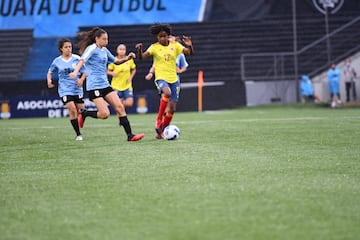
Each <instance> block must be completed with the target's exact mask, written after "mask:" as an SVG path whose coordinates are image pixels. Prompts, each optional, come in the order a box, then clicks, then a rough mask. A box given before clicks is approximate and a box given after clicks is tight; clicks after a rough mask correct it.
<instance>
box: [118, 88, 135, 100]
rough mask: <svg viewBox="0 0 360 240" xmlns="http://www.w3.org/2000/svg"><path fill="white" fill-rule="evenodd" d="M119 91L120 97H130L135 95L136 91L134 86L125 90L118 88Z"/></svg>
mask: <svg viewBox="0 0 360 240" xmlns="http://www.w3.org/2000/svg"><path fill="white" fill-rule="evenodd" d="M117 92H118V96H119V98H121V99H128V98H133V97H134V92H133V89H132V88H128V89H126V90H124V91H119V90H117Z"/></svg>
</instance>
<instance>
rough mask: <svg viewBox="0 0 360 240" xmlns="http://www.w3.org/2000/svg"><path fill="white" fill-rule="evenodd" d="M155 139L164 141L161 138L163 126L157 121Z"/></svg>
mask: <svg viewBox="0 0 360 240" xmlns="http://www.w3.org/2000/svg"><path fill="white" fill-rule="evenodd" d="M155 132H156V134H155V138H156V139H162V136H161V133H162V124H161V122H160V123H159V122H158V121H156V124H155Z"/></svg>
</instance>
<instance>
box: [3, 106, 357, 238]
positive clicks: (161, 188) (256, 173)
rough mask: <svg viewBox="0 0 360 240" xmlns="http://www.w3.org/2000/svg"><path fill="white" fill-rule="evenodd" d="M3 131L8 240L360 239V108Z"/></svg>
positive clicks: (17, 126) (30, 125)
mask: <svg viewBox="0 0 360 240" xmlns="http://www.w3.org/2000/svg"><path fill="white" fill-rule="evenodd" d="M129 119H130V122H131V124H132V128H133V130H134V132H136V133H140V132H144V133H145V138H144V139H143V140H142V141H140V142H127V141H126V136H125V133H124V130H123V129H120V128H119V127H118V125H117V119H116V117H115V116H111V117H110V118H109V119H107V120H96V119H91V118H88V119H86V122H85V126H84V128H83V129H82V134H83V136H84V141H75V140H74V138H75V134H74V131H73V129H72V128H71V125H70V122H69V120H68V118H61V119H38V118H37V119H11V120H1V121H0V143H1V144H0V145H1V151H0V239H4V240H5V239H21V240H23V239H34V240H49V239H51V240H54V239H67V240H80V239H86V240H92V239H93V240H99V239H102V240H107V239H126V240H145V239H146V240H208V239H211V240H220V239H223V240H239V239H250V240H252V239H254V240H262V239H263V240H269V239H277V240H279V239H284V240H285V239H286V240H289V239H291V240H295V239H299V240H309V239H314V240H315V239H316V240H319V239H324V240H332V239H334V240H335V239H336V240H338V239H346V240H349V239H350V240H352V239H354V240H355V239H359V236H360V228H359V226H360V147H359V145H360V132H359V126H360V109H359V108H346V109H345V108H344V109H329V108H325V107H318V106H314V105H311V104H309V105H292V106H278V105H276V106H263V107H252V108H239V109H235V110H226V111H213V112H202V113H197V112H191V113H176V114H175V116H174V120H173V124H175V125H177V126H178V127H179V128H180V130H181V136H180V139H178V140H175V141H167V140H155V138H154V129H153V127H154V119H155V115H153V114H148V115H129Z"/></svg>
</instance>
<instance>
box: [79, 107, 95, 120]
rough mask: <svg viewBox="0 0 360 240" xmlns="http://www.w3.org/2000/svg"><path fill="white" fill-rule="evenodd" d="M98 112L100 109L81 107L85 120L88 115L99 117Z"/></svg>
mask: <svg viewBox="0 0 360 240" xmlns="http://www.w3.org/2000/svg"><path fill="white" fill-rule="evenodd" d="M97 112H98V111H88V110H86V109H81V114H82V116H83V119H84V120H85V118H86V117H87V116H89V117H92V118H98V117H97Z"/></svg>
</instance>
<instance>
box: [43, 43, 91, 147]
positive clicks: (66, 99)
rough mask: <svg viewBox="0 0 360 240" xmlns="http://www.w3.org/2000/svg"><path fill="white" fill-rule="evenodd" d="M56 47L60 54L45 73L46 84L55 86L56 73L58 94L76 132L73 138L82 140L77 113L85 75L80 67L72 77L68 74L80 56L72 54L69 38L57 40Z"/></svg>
mask: <svg viewBox="0 0 360 240" xmlns="http://www.w3.org/2000/svg"><path fill="white" fill-rule="evenodd" d="M58 49H59V51H60V53H61V55H60V56H58V57H56V58H55V59H54V60H53V62H52V63H51V65H50V67H49V70H48V73H47V85H48V87H49V88H53V87H55V84H54V82H53V78H54V75H55V74H57V75H58V77H59V81H58V93H59V96H60V97H61V100H62V102H63V104H64V105H65V106H66V108H67V110H68V112H69V118H70V122H71V125H72V127H73V128H74V130H75V132H76V138H75V140H77V141H81V140H83V137H82V135H81V133H80V129H79V125H78V113H79V112H80V110H81V109H83V108H84V100H83V93H84V92H83V87H82V86H83V82H84V79H85V76H86V75H85V72H84V69H83V68H82V69H80V71H79V73H78V74H77V75H75V76H74V77H73V78H72V77H70V76H69V73H70V72H72V71H73V70H74V68H75V66H76V65H77V63H78V62H79V60H80V56H78V55H76V54H72V44H71V41H70V40H69V39H67V38H62V39H60V40H59V42H58Z"/></svg>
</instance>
